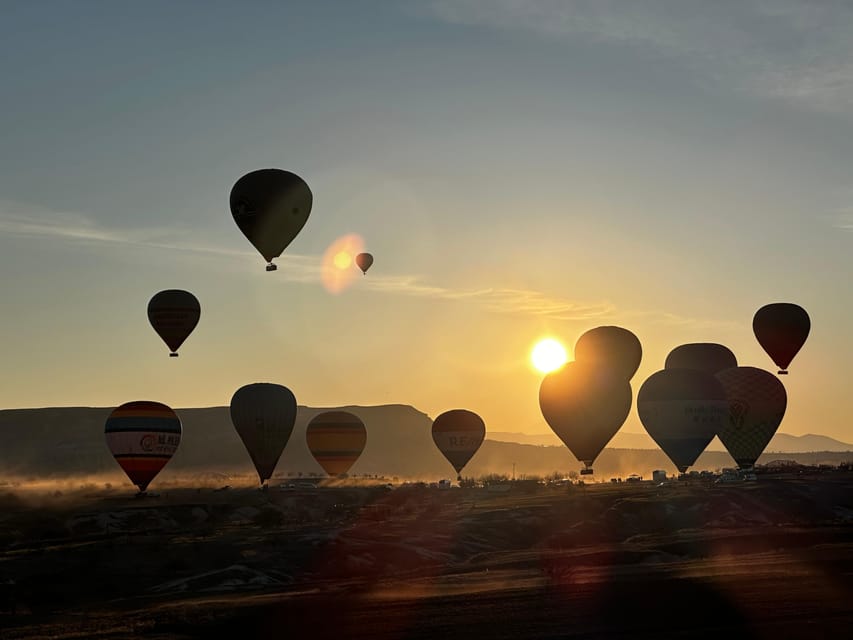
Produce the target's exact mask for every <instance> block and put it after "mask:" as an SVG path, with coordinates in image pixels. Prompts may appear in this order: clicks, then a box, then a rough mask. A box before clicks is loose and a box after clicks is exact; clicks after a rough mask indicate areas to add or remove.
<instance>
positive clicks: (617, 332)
mask: <svg viewBox="0 0 853 640" xmlns="http://www.w3.org/2000/svg"><path fill="white" fill-rule="evenodd" d="M642 359H643V347H642V345H641V344H640V341H639V340H638V339H637V336H635V335H634V334H633V333H631V332H630V331H628V330H627V329H623V328H622V327H596V328H595V329H590V330H589V331H587V332H586V333H584V334H583V335H582V336H581V337H580V338H578V341H577V343H575V360H576V361H578V362H589V363H595V364H598V365H601V366H604V367H606V368H607V369H609V370H610V371H612V372H614V373H617V374H619V375H620V376H622V377H623V378H625V380H630V379H631V378H633V377H634V374H635V373H636V372H637V369H638V368H639V366H640V360H642Z"/></svg>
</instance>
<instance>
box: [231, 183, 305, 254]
mask: <svg viewBox="0 0 853 640" xmlns="http://www.w3.org/2000/svg"><path fill="white" fill-rule="evenodd" d="M312 203H313V195H312V194H311V189H309V188H308V185H307V184H306V183H305V181H304V180H303V179H302V178H300V177H299V176H297V175H296V174H295V173H290V172H289V171H282V170H281V169H259V170H258V171H252V172H251V173H247V174H246V175H244V176H243V177H242V178H240V179H239V180H238V181H237V182H236V183H235V184H234V187H233V188H232V189H231V197H230V205H231V215H232V216H234V221H235V222H236V223H237V226H238V227H240V231H242V232H243V235H245V236H246V237H247V238H248V239H249V242H251V243H252V245H253V246H254V247H255V249H257V250H258V252H260V254H261V255H262V256H263V257H264V259H265V260H266V261H267V263H268V264H267V271H275V269H276V266H275V265H274V264H273V262H272V260H273V258H277V257H278V256H280V255H281V252H282V251H284V250H285V249H286V248H287V245H289V244H290V243H291V242H293V239H294V238H295V237H296V236H297V235H298V234H299V232H300V231H301V230H302V227H304V226H305V223H306V222H307V221H308V216H309V215H310V213H311V205H312Z"/></svg>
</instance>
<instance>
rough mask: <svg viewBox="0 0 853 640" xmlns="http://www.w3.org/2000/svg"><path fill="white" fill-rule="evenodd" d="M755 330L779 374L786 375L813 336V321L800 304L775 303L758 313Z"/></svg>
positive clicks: (753, 320) (756, 314)
mask: <svg viewBox="0 0 853 640" xmlns="http://www.w3.org/2000/svg"><path fill="white" fill-rule="evenodd" d="M752 330H753V332H754V333H755V337H756V339H757V340H758V344H760V345H761V347H762V348H763V349H764V350H765V351H766V352H767V355H769V356H770V357H771V358H772V359H773V362H775V363H776V366H777V367H779V373H780V374H781V375H785V374H787V373H788V366H789V365H790V364H791V360H793V359H794V356H795V355H797V353H798V352H799V350H800V349H801V348H802V346H803V345H804V344H805V343H806V338H808V337H809V331H810V330H811V319H810V318H809V314H808V313H806V310H805V309H803V308H802V307H801V306H799V305H796V304H792V303H790V302H775V303H773V304H768V305H765V306H763V307H761V308H760V309H759V310H758V311H756V312H755V316H754V317H753V319H752Z"/></svg>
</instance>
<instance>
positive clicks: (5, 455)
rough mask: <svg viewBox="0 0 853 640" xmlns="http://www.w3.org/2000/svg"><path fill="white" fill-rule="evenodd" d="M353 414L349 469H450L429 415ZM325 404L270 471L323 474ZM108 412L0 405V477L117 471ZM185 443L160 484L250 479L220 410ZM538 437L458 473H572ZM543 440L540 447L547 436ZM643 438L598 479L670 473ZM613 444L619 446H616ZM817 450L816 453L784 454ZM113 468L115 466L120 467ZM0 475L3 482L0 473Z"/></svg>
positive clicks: (714, 458)
mask: <svg viewBox="0 0 853 640" xmlns="http://www.w3.org/2000/svg"><path fill="white" fill-rule="evenodd" d="M334 408H340V409H343V410H345V411H351V412H352V413H354V414H356V415H358V416H359V417H360V418H361V419H362V420H363V421H364V423H365V425H366V426H367V430H368V437H367V446H366V447H365V450H364V454H363V455H362V457H361V458H360V459H359V460H358V461H357V462H356V463H355V465H353V468H352V469H351V473H352V474H382V475H385V476H387V477H394V476H398V477H400V478H423V479H438V478H451V477H453V476H454V475H455V473H454V471H453V469H452V468H451V466H450V464H449V463H448V462H447V461H446V460H445V459H444V457H443V456H442V455H441V454H440V453H439V451H438V450H437V449H436V447H435V444H434V443H433V441H432V436H431V432H430V428H431V425H432V419H431V418H430V417H429V416H428V415H426V414H425V413H422V412H420V411H418V410H417V409H415V408H413V407H410V406H406V405H383V406H374V407H359V406H348V407H334ZM329 409H330V408H315V407H299V411H298V414H297V420H296V426H295V428H294V432H293V436H292V437H291V440H290V442H289V443H288V445H287V448H286V449H285V451H284V454H283V455H282V457H281V460H280V461H279V464H278V467H277V469H276V473H277V475H279V476H282V475H286V474H288V473H289V474H298V473H303V474H310V473H322V470H321V469H320V466H319V465H318V464H317V463H316V462H315V461H314V459H313V457H312V456H311V454H310V452H309V451H308V448H307V445H306V443H305V428H306V426H307V424H308V422H309V421H310V420H311V418H313V417H314V416H315V415H317V414H318V413H320V412H322V411H327V410H329ZM110 411H111V409H109V408H82V407H68V408H46V409H16V410H6V411H0V437H2V442H3V446H2V447H0V474H2V475H5V476H16V477H24V478H29V479H33V480H36V479H49V478H60V477H69V476H85V475H87V474H101V473H105V472H110V473H115V472H117V471H118V467H117V465H116V463H115V461H114V460H113V458H112V456H111V455H110V453H109V451H108V450H107V447H106V444H105V441H104V433H103V431H104V422H105V420H106V418H107V416H108V415H109V413H110ZM177 413H178V415H179V416H180V418H181V422H182V424H183V429H184V432H183V439H182V441H181V446H180V448H179V449H178V452H177V453H176V454H175V457H174V459H173V460H172V461H171V462H170V463H169V465H168V466H167V467H166V468H165V469H164V470H163V472H162V473H161V475H160V476H159V478H161V479H164V480H168V479H169V477H170V476H171V477H177V476H182V475H190V474H193V475H195V474H203V473H213V474H239V475H248V476H254V473H255V472H254V468H253V467H252V464H251V462H250V460H249V456H248V454H247V453H246V450H245V448H244V447H243V443H242V442H241V441H240V439H239V437H238V436H237V433H236V432H235V431H234V428H233V426H232V425H231V419H230V415H229V410H228V408H227V407H211V408H202V409H179V410H177ZM502 437H518V438H520V439H524V438H527V439H528V442H525V443H521V444H519V443H517V442H503V441H500V440H499V438H502ZM536 437H537V436H524V435H523V434H506V433H504V434H501V433H492V434H489V436H488V439H487V440H486V442H484V443H483V446H482V447H481V449H480V451H479V452H478V453H477V455H475V456H474V458H473V459H472V460H471V462H470V463H469V465H468V467H466V469H465V474H466V475H471V476H480V475H485V474H489V473H499V474H507V475H509V474H511V473H512V471H513V464H514V465H515V473H516V475H517V476H521V475H534V474H535V475H546V474H550V473H554V472H559V473H567V472H568V471H570V470H578V469H579V468H580V464H579V463H578V462H577V461H576V460H575V459H574V457H573V456H572V455H571V453H570V452H569V451H568V449H566V447H565V446H563V445H562V444H561V443H559V441H558V440H557V444H558V446H540V441H537V440H536ZM550 438H551V439H550V440H545V439H543V440H542V441H541V443H542V444H546V443H548V442H553V441H554V440H556V437H555V436H550ZM649 442H651V441H650V439H648V436H645V435H644V434H637V433H630V432H629V433H625V434H620V435H619V436H617V439H615V440H614V444H615V445H619V446H611V447H608V448H607V449H605V450H604V452H603V453H602V454H601V456H599V459H598V460H597V461H596V464H595V470H596V474H597V475H598V476H605V477H610V476H616V475H622V476H625V475H628V474H630V473H640V474H643V475H648V474H650V473H651V471H652V470H653V469H666V470H668V471H669V472H670V473H672V472H674V471H675V469H674V468H673V467H672V464H671V463H670V462H669V460H668V459H667V458H666V456H665V455H664V454H663V452H662V451H660V449H658V448H657V447H655V446H654V444H653V443H652V444H649ZM620 446H621V448H620ZM842 448H843V449H844V450H846V451H851V450H853V447H851V446H850V445H846V444H844V443H840V442H838V441H836V440H832V439H831V438H826V437H824V436H811V435H810V436H800V437H797V436H789V435H786V434H779V435H777V436H776V438H774V440H773V442H772V443H771V447H769V452H768V453H766V454H765V455H764V456H762V458H761V460H760V462H761V461H768V460H773V459H778V458H779V457H780V455H781V454H780V453H779V452H780V451H782V452H785V453H784V456H785V457H786V458H788V459H794V460H797V461H799V462H803V463H820V462H827V463H838V462H840V461H842V460H849V459H851V458H853V453H851V454H847V453H839V452H838V449H842ZM791 449H799V450H800V451H802V450H803V449H805V450H807V451H808V450H812V451H816V450H818V449H820V450H822V451H823V452H824V453H788V452H789V451H790V450H791ZM730 466H734V461H733V460H732V459H731V457H730V456H729V455H728V453H725V452H723V451H713V450H709V451H707V452H705V453H704V454H703V455H702V456H701V457H700V458H699V460H698V462H697V465H696V466H695V468H696V469H719V468H721V467H730ZM119 473H120V471H119ZM0 479H2V478H0Z"/></svg>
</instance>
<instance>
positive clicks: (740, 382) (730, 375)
mask: <svg viewBox="0 0 853 640" xmlns="http://www.w3.org/2000/svg"><path fill="white" fill-rule="evenodd" d="M716 377H717V380H719V381H720V383H721V384H722V385H723V389H724V390H725V392H726V400H727V402H728V415H727V418H726V420H725V421H724V423H723V427H722V429H721V430H720V432H719V434H718V435H719V436H720V440H721V441H722V443H723V445H724V446H725V447H726V450H727V451H728V452H729V453H730V454H731V456H732V458H734V459H735V462H737V464H738V466H739V467H741V468H742V469H749V468H751V467H752V466H753V465H754V464H755V461H756V460H758V457H759V456H760V455H761V454H762V453H763V451H764V449H765V448H766V447H767V445H768V444H770V440H771V438H773V435H774V434H775V433H776V430H777V429H778V428H779V425H780V424H781V423H782V418H783V417H784V416H785V408H786V407H787V406H788V394H787V393H786V392H785V386H784V385H783V384H782V383H781V382H780V381H779V378H777V377H776V376H774V375H773V374H772V373H770V372H769V371H764V370H763V369H757V368H756V367H735V368H733V369H726V370H724V371H720V372H719V373H718V374H717V376H716Z"/></svg>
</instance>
